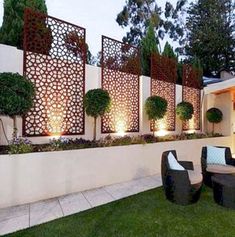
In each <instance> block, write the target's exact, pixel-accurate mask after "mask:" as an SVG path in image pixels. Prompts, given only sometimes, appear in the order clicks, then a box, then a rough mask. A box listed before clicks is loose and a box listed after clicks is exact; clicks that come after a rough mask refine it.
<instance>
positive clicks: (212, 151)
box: [206, 146, 226, 165]
mask: <svg viewBox="0 0 235 237" xmlns="http://www.w3.org/2000/svg"><path fill="white" fill-rule="evenodd" d="M206 160H207V164H216V165H226V160H225V148H219V147H214V146H207V159H206Z"/></svg>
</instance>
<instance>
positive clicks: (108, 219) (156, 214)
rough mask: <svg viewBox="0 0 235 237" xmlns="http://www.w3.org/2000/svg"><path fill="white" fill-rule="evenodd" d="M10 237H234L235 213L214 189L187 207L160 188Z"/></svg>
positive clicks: (204, 193) (205, 192)
mask: <svg viewBox="0 0 235 237" xmlns="http://www.w3.org/2000/svg"><path fill="white" fill-rule="evenodd" d="M8 236H14V237H16V236H19V237H24V236H30V237H33V236H35V237H54V236H61V237H70V236H74V237H157V236H159V237H173V236H179V237H186V236H190V237H193V236H198V237H199V236H200V237H204V236H205V237H212V236H216V237H218V236H219V237H222V236H224V237H233V236H235V210H230V209H227V208H224V207H220V206H218V205H217V204H215V203H214V200H213V197H212V192H211V190H210V189H206V190H204V191H203V192H202V197H201V199H200V200H199V202H198V203H197V204H194V205H191V206H185V207H184V206H178V205H175V204H172V203H170V202H168V201H167V200H165V197H164V195H163V191H162V188H158V189H154V190H151V191H147V192H144V193H141V194H138V195H135V196H132V197H129V198H126V199H123V200H120V201H116V202H113V203H110V204H107V205H104V206H100V207H97V208H94V209H92V210H89V211H85V212H82V213H79V214H76V215H72V216H68V217H65V218H62V219H59V220H55V221H52V222H49V223H47V224H43V225H40V226H37V227H33V228H31V229H28V230H25V231H20V232H17V233H15V234H12V235H8Z"/></svg>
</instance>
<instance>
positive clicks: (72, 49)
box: [23, 9, 86, 136]
mask: <svg viewBox="0 0 235 237" xmlns="http://www.w3.org/2000/svg"><path fill="white" fill-rule="evenodd" d="M85 33H86V32H85V29H84V28H81V27H79V26H76V25H73V24H70V23H67V22H65V21H62V20H59V19H56V18H54V17H50V16H47V15H44V14H41V13H38V12H34V11H32V10H30V9H26V11H25V22H24V75H25V76H26V77H27V78H28V79H29V80H31V81H32V82H33V83H34V85H35V89H36V96H35V99H34V106H33V108H32V109H31V110H30V112H29V113H28V114H27V115H26V116H25V118H24V121H23V134H24V135H25V136H48V135H55V134H60V135H62V134H63V135H76V134H83V133H84V108H83V97H84V91H85V62H86V47H85Z"/></svg>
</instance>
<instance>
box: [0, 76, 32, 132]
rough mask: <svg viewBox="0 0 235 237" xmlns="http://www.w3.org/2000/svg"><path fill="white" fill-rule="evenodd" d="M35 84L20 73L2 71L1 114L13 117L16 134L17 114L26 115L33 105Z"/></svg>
mask: <svg viewBox="0 0 235 237" xmlns="http://www.w3.org/2000/svg"><path fill="white" fill-rule="evenodd" d="M34 95H35V90H34V85H33V83H32V82H31V81H29V80H27V79H26V78H25V77H24V76H21V75H20V74H18V73H0V115H6V116H10V117H11V118H12V119H13V127H14V132H13V136H16V130H17V128H16V116H23V115H25V114H26V113H27V112H28V111H29V110H30V108H31V107H32V106H33V99H34Z"/></svg>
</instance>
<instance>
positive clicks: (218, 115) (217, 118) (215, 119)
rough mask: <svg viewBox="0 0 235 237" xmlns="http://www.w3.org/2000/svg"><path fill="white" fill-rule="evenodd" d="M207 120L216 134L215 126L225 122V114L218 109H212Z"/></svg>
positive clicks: (207, 114)
mask: <svg viewBox="0 0 235 237" xmlns="http://www.w3.org/2000/svg"><path fill="white" fill-rule="evenodd" d="M206 118H207V120H208V121H209V122H210V123H212V133H214V130H215V124H217V123H220V122H221V121H222V120H223V113H222V111H221V110H219V109H218V108H210V109H208V110H207V112H206Z"/></svg>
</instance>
